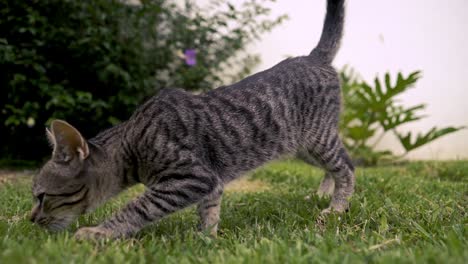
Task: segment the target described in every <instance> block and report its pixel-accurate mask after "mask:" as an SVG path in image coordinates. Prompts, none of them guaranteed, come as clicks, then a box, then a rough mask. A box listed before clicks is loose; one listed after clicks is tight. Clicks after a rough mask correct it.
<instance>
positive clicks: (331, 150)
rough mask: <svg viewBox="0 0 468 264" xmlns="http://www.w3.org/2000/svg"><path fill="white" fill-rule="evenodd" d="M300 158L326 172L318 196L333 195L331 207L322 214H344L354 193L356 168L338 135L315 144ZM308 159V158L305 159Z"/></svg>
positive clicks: (302, 153)
mask: <svg viewBox="0 0 468 264" xmlns="http://www.w3.org/2000/svg"><path fill="white" fill-rule="evenodd" d="M300 157H303V160H304V161H306V162H309V163H310V160H311V159H312V160H313V161H314V163H311V164H317V165H319V166H320V167H321V168H323V169H324V170H325V171H326V174H325V178H324V180H323V181H322V183H321V185H320V187H319V191H318V194H319V195H320V194H331V203H330V206H329V207H328V208H327V209H325V210H323V211H322V213H329V212H331V211H336V212H344V211H346V210H347V209H348V207H349V202H348V200H349V198H350V197H351V195H352V194H353V192H354V184H355V176H354V166H353V164H352V162H351V158H350V157H349V155H348V153H347V151H346V149H345V148H344V146H343V143H342V141H341V139H340V138H339V136H338V135H332V136H331V137H330V138H329V139H328V140H327V141H326V143H324V142H322V143H320V144H313V145H312V146H311V147H309V148H307V149H306V150H305V151H303V152H301V155H300ZM304 157H308V158H304Z"/></svg>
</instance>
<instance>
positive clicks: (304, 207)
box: [0, 161, 468, 264]
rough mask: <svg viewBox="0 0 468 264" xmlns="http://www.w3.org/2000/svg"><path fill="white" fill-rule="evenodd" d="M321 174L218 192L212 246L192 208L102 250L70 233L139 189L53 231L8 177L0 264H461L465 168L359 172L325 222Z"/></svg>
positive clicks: (1, 191)
mask: <svg viewBox="0 0 468 264" xmlns="http://www.w3.org/2000/svg"><path fill="white" fill-rule="evenodd" d="M321 175H322V173H321V172H320V171H319V170H317V169H313V168H310V167H309V166H307V165H305V164H303V163H300V162H297V161H285V162H279V163H274V164H270V165H269V166H266V167H265V168H262V169H259V170H257V171H256V172H255V173H252V175H251V176H250V177H249V180H251V181H253V183H254V184H253V186H254V188H246V189H245V190H248V192H246V191H239V190H238V189H235V190H231V191H229V192H227V194H226V195H225V199H224V200H223V207H222V220H221V224H220V231H221V234H220V236H219V237H218V238H217V239H212V238H210V237H208V236H206V235H204V234H201V233H199V232H197V231H196V223H197V217H196V214H195V213H194V210H193V208H192V209H188V210H185V211H182V212H179V213H176V214H174V215H172V216H170V217H168V218H166V219H164V220H163V221H161V222H159V223H157V224H155V225H152V226H150V227H148V228H146V229H145V230H143V231H142V232H140V233H139V234H138V235H137V236H136V238H134V239H129V240H123V241H111V242H107V243H105V242H98V243H94V242H77V241H75V240H74V239H73V232H74V231H75V230H76V229H77V228H78V227H80V226H85V225H94V224H97V223H99V222H100V221H101V220H102V219H104V218H105V217H108V216H109V215H111V213H112V212H113V211H115V210H116V209H118V208H119V207H121V206H122V205H123V204H124V203H125V201H126V200H128V199H129V197H131V196H134V195H135V194H136V193H138V192H139V191H141V190H142V187H139V188H136V189H133V190H130V191H129V192H126V193H125V194H124V195H122V196H120V197H119V198H118V199H116V200H114V201H113V202H111V203H108V204H107V205H106V206H105V207H103V208H101V209H100V210H98V211H97V212H95V213H93V214H91V215H87V216H84V217H82V218H81V219H80V220H79V222H78V223H77V224H76V225H74V226H73V227H72V228H71V229H70V230H69V231H67V232H61V233H56V234H51V233H48V232H46V231H44V230H42V229H40V228H38V227H36V226H34V225H32V224H30V222H29V221H28V220H27V216H28V213H29V210H30V208H31V200H32V199H31V194H30V178H29V177H21V178H19V179H17V180H14V181H11V180H9V181H6V183H0V263H46V262H47V263H83V262H85V263H89V262H93V263H94V262H98V263H122V262H134V263H143V262H150V263H178V264H181V263H192V262H203V263H284V262H288V263H356V262H370V263H395V262H399V263H444V264H447V263H468V250H467V249H468V243H467V239H468V238H467V233H466V227H467V224H468V221H467V220H468V218H467V211H466V210H467V208H468V162H467V161H457V162H418V163H410V164H407V165H405V166H398V167H380V168H368V169H358V170H357V188H356V193H355V195H354V196H353V198H352V200H351V210H350V212H349V213H347V214H344V215H341V216H336V215H333V216H330V217H328V218H327V220H326V222H325V223H324V224H319V223H318V222H317V221H316V219H317V217H318V215H319V212H320V210H321V209H323V208H325V207H326V206H327V204H328V201H327V200H326V199H319V198H318V197H317V196H315V195H314V192H315V189H316V188H317V187H318V185H319V182H320V180H321ZM247 183H248V181H247ZM252 189H254V190H255V189H258V190H259V191H258V192H252Z"/></svg>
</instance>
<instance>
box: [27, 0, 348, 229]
mask: <svg viewBox="0 0 468 264" xmlns="http://www.w3.org/2000/svg"><path fill="white" fill-rule="evenodd" d="M343 20H344V0H328V3H327V15H326V18H325V23H324V29H323V32H322V36H321V38H320V41H319V43H318V45H317V47H316V48H315V49H314V50H313V51H312V52H311V53H310V55H309V56H304V57H297V58H291V59H287V60H285V61H283V62H281V63H279V64H278V65H276V66H274V67H273V68H271V69H269V70H266V71H263V72H260V73H257V74H255V75H252V76H250V77H248V78H246V79H244V80H242V81H240V82H238V83H235V84H233V85H230V86H225V87H220V88H218V89H215V90H212V91H209V92H207V93H204V94H200V95H193V94H190V93H187V92H184V91H183V90H179V89H166V90H163V91H161V92H160V93H159V95H158V96H155V97H153V98H151V99H149V100H148V101H147V102H145V103H144V104H143V105H142V106H140V107H139V108H138V109H137V110H136V111H135V113H134V114H133V115H132V116H131V118H130V119H129V120H128V121H126V122H124V123H122V124H120V125H117V126H115V127H113V128H111V129H108V130H106V131H103V132H101V133H100V134H98V135H97V136H96V137H95V138H92V139H90V140H89V141H87V140H85V139H84V138H83V137H82V136H81V134H80V133H79V132H78V130H76V129H75V128H74V127H72V126H71V125H69V124H68V123H66V122H64V121H60V120H55V121H53V122H52V125H51V129H50V130H47V135H48V138H49V140H50V142H51V144H52V145H53V149H54V150H53V153H52V158H51V159H50V160H49V161H48V162H47V163H46V164H45V165H44V167H43V168H42V169H41V170H40V172H39V173H38V174H37V175H36V176H35V177H34V180H33V194H34V196H35V197H36V205H35V207H34V209H33V210H32V215H31V220H32V221H33V222H35V223H37V224H39V225H41V226H44V227H46V228H48V229H51V230H60V229H63V228H65V227H66V226H67V225H69V224H70V223H71V222H72V221H73V220H74V219H75V218H76V217H77V216H79V215H80V214H83V213H85V212H90V211H91V210H93V209H94V208H96V207H97V206H98V205H100V204H101V203H103V202H105V201H106V200H108V199H109V198H111V197H113V196H115V195H117V194H118V193H119V192H121V191H122V190H124V189H126V188H128V187H130V186H132V185H134V184H136V183H143V184H145V185H146V187H147V189H146V191H145V193H144V194H142V195H141V196H140V197H138V198H137V199H135V200H133V201H132V202H130V203H129V204H128V205H127V206H126V207H125V208H123V209H122V210H121V211H120V212H118V213H116V214H115V215H114V216H113V217H111V218H110V219H107V220H106V221H104V222H103V223H101V224H100V225H98V226H96V227H85V228H81V229H79V230H78V231H77V233H76V237H77V238H118V237H129V236H132V235H134V234H135V233H136V232H138V231H139V230H141V229H142V228H143V227H144V226H146V225H148V224H150V223H154V222H155V221H157V220H159V219H161V218H162V217H164V216H166V215H168V214H170V213H173V212H175V211H178V210H180V209H183V208H186V207H188V206H190V205H194V204H197V205H198V213H199V215H200V217H201V228H202V229H203V230H208V231H209V232H211V234H213V235H216V232H217V226H218V222H219V219H220V217H219V214H220V201H221V195H222V193H223V188H224V185H225V184H227V183H228V182H230V181H231V180H233V179H235V178H238V177H239V176H241V175H243V174H245V173H246V172H248V171H250V170H252V169H254V168H257V167H259V166H260V165H262V164H264V163H266V162H268V161H271V160H274V159H277V158H280V157H282V156H285V155H291V154H293V155H297V156H298V157H300V158H302V159H303V160H304V161H306V162H308V163H310V164H314V165H319V166H320V167H322V168H323V169H324V170H325V171H326V175H325V179H324V180H323V182H322V184H321V186H320V188H319V191H318V194H319V195H331V196H332V199H331V204H330V207H329V208H328V209H325V210H324V211H323V213H329V212H331V211H336V212H343V211H345V210H347V208H348V199H349V197H350V196H351V194H352V193H353V190H354V181H355V179H354V167H353V165H352V163H351V160H350V158H349V156H348V154H347V152H346V150H345V149H344V147H343V144H342V141H341V140H340V138H339V136H338V119H339V113H340V101H341V98H340V96H341V95H340V93H341V92H340V83H339V79H338V75H337V73H336V71H335V70H334V69H333V67H332V66H331V62H332V60H333V58H334V57H335V54H336V53H337V51H338V47H339V42H340V39H341V35H342V31H343Z"/></svg>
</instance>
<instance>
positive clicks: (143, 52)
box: [0, 0, 285, 159]
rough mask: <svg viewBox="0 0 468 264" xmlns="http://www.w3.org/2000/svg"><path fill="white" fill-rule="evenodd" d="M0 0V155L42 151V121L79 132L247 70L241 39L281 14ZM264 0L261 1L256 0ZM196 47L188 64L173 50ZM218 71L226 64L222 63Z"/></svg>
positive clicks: (155, 3) (259, 9) (254, 5)
mask: <svg viewBox="0 0 468 264" xmlns="http://www.w3.org/2000/svg"><path fill="white" fill-rule="evenodd" d="M141 2H142V3H141V4H140V5H131V4H126V3H125V2H123V1H117V0H80V1H75V0H33V1H10V0H0V87H1V89H0V138H1V144H0V155H2V157H3V158H21V159H40V158H42V157H44V156H45V155H47V154H49V150H48V149H47V147H46V142H45V138H44V126H45V125H46V124H47V122H48V121H49V120H50V119H53V118H61V119H65V120H68V121H69V122H71V123H73V124H74V125H76V126H77V127H79V128H80V130H81V131H82V132H83V134H84V135H85V136H86V137H90V136H93V135H94V134H96V133H97V132H98V131H100V130H102V129H103V128H106V127H109V126H111V125H113V124H115V123H118V122H119V121H120V120H123V119H126V118H128V117H129V115H130V114H131V112H132V111H133V110H134V109H135V107H136V106H137V105H138V104H140V103H141V102H142V101H143V100H145V98H147V97H149V96H151V95H153V94H155V93H157V91H158V90H159V89H161V88H164V87H183V88H185V89H192V90H194V89H211V88H213V87H216V86H218V85H220V84H221V82H222V81H223V80H224V81H233V80H237V79H239V78H240V77H242V76H244V75H246V74H248V73H250V69H251V68H252V66H253V65H255V63H256V62H258V56H256V55H249V54H247V53H246V52H245V47H246V45H247V44H249V43H251V42H252V41H253V40H255V39H256V38H258V37H259V36H260V35H261V34H262V33H264V32H266V31H269V30H271V29H272V28H273V27H274V26H276V25H278V24H279V23H281V22H282V21H283V19H285V17H284V16H281V17H276V18H272V19H270V18H269V13H270V9H269V8H266V7H263V6H262V5H261V4H260V3H258V2H257V1H255V0H249V1H247V2H245V4H244V5H242V6H241V7H239V8H235V7H234V6H233V5H232V4H230V3H229V2H226V1H212V3H211V4H210V6H208V7H206V8H200V7H199V6H197V5H196V4H195V3H194V2H195V1H192V0H187V1H185V4H184V5H183V6H178V5H176V4H174V3H173V1H166V0H145V1H141ZM265 2H268V1H264V2H262V3H265ZM186 50H192V51H194V52H196V64H194V65H192V64H190V65H189V63H187V62H186V60H184V58H181V53H182V54H183V53H184V51H186ZM238 65H242V66H238ZM226 69H229V70H228V71H227V70H226Z"/></svg>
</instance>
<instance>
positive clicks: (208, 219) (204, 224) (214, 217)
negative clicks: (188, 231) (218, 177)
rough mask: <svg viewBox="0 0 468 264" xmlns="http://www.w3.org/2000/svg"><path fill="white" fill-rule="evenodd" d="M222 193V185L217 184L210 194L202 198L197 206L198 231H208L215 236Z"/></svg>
mask: <svg viewBox="0 0 468 264" xmlns="http://www.w3.org/2000/svg"><path fill="white" fill-rule="evenodd" d="M222 195H223V187H222V186H221V185H219V186H218V188H216V189H215V190H214V191H213V192H212V193H211V194H209V195H207V196H206V197H205V198H203V199H202V200H201V201H200V202H199V203H198V207H197V211H198V215H199V216H200V226H199V229H200V231H208V232H209V233H210V235H211V236H213V237H216V235H217V232H218V223H219V219H220V211H221V197H222Z"/></svg>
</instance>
